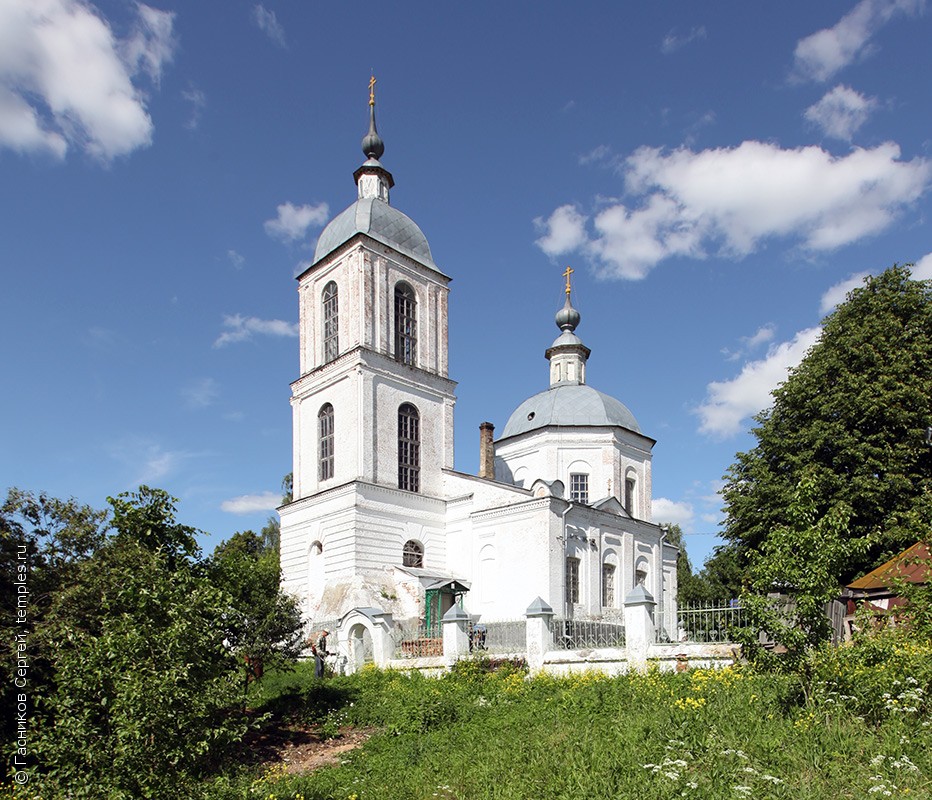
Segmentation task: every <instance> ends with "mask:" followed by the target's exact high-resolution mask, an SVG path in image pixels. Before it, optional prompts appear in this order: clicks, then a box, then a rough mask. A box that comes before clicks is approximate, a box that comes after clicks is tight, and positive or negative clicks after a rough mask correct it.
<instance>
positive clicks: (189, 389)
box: [181, 378, 220, 408]
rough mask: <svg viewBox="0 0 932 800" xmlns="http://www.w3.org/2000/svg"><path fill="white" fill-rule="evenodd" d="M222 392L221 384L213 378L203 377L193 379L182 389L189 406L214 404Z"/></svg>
mask: <svg viewBox="0 0 932 800" xmlns="http://www.w3.org/2000/svg"><path fill="white" fill-rule="evenodd" d="M219 394H220V385H219V384H218V383H217V381H215V380H214V379H213V378H201V379H200V380H196V381H192V382H191V383H189V384H187V385H186V386H184V387H182V389H181V396H182V397H183V398H184V401H185V404H186V405H187V406H188V408H207V407H208V406H210V405H213V403H214V401H215V400H216V399H217V396H218V395H219Z"/></svg>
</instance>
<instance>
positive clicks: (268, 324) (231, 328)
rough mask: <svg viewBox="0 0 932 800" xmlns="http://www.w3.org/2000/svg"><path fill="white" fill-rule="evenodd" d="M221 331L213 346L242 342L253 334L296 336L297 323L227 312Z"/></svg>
mask: <svg viewBox="0 0 932 800" xmlns="http://www.w3.org/2000/svg"><path fill="white" fill-rule="evenodd" d="M223 327H224V328H226V329H227V330H225V331H223V333H221V334H220V335H219V336H218V337H217V341H215V342H214V347H224V346H226V345H228V344H232V343H233V342H244V341H246V340H248V339H252V337H253V336H254V335H260V336H297V335H298V324H297V323H296V322H294V323H293V322H285V321H284V320H280V319H259V318H258V317H244V316H242V315H241V314H228V315H226V316H224V318H223Z"/></svg>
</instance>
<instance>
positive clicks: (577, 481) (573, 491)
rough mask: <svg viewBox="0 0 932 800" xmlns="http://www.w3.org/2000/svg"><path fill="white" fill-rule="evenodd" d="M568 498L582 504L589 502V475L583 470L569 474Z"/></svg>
mask: <svg viewBox="0 0 932 800" xmlns="http://www.w3.org/2000/svg"><path fill="white" fill-rule="evenodd" d="M570 500H572V501H573V502H574V503H583V504H587V503H588V502H589V476H588V475H586V474H585V473H584V472H574V473H573V474H572V475H570Z"/></svg>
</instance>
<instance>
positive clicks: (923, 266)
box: [913, 253, 932, 281]
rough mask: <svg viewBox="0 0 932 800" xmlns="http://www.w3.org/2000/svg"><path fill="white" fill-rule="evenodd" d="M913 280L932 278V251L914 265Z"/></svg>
mask: <svg viewBox="0 0 932 800" xmlns="http://www.w3.org/2000/svg"><path fill="white" fill-rule="evenodd" d="M913 280H916V281H928V280H932V253H926V255H924V256H923V257H922V258H920V259H919V260H918V261H917V262H916V263H915V264H914V265H913Z"/></svg>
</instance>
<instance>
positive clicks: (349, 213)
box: [314, 197, 436, 269]
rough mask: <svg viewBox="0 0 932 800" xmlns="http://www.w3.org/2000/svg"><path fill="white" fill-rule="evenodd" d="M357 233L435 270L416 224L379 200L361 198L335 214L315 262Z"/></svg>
mask: <svg viewBox="0 0 932 800" xmlns="http://www.w3.org/2000/svg"><path fill="white" fill-rule="evenodd" d="M357 233H364V234H366V236H370V237H371V238H373V239H375V240H376V241H377V242H381V243H382V244H385V245H388V246H389V247H393V248H395V249H396V250H400V251H401V252H402V253H404V254H405V255H407V256H410V257H411V258H413V259H415V260H416V261H419V262H420V263H422V264H425V265H426V266H428V267H433V268H434V269H436V266H435V265H434V259H433V257H432V256H431V254H430V245H429V244H427V237H426V236H424V234H423V232H422V231H421V229H420V228H419V227H418V226H417V223H416V222H415V221H414V220H413V219H411V217H409V216H408V215H407V214H404V213H402V212H401V211H399V210H398V209H397V208H395V207H394V206H390V205H389V204H388V203H386V202H385V201H384V200H380V199H379V198H378V197H360V198H359V199H358V200H357V201H356V202H355V203H353V204H352V205H351V206H350V207H349V208H347V209H344V210H343V211H341V212H340V213H339V214H337V216H335V217H334V218H333V219H332V220H331V221H330V223H329V224H328V225H327V227H326V228H324V230H323V233H321V234H320V238H319V239H318V240H317V247H316V249H315V250H314V261H315V262H317V261H320V259H322V258H323V257H324V256H326V255H328V254H330V253H332V252H333V251H334V250H336V249H337V248H338V247H339V246H340V245H341V244H343V243H344V242H346V241H348V240H349V239H351V238H352V237H353V236H355V235H356V234H357Z"/></svg>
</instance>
